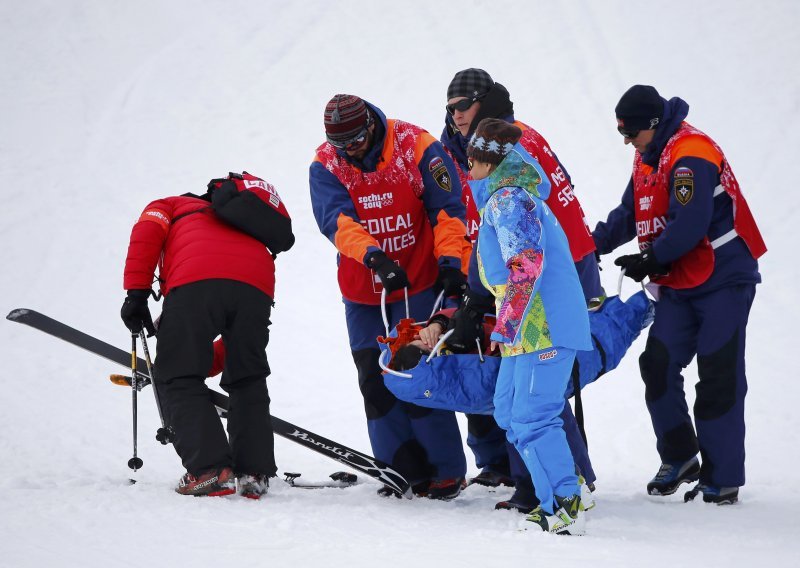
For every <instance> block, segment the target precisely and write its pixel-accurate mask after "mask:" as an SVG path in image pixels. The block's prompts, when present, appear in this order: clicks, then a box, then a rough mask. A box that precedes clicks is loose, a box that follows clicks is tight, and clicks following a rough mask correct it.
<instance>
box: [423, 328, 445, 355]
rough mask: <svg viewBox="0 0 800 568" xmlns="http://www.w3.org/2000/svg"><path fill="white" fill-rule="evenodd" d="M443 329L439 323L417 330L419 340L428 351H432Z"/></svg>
mask: <svg viewBox="0 0 800 568" xmlns="http://www.w3.org/2000/svg"><path fill="white" fill-rule="evenodd" d="M443 331H444V328H443V327H442V326H441V325H440V324H439V323H432V324H431V325H429V326H428V327H425V328H422V329H421V330H419V339H420V341H422V343H423V344H424V345H425V347H427V348H428V349H433V346H434V345H436V342H437V341H439V337H440V336H441V335H442V332H443Z"/></svg>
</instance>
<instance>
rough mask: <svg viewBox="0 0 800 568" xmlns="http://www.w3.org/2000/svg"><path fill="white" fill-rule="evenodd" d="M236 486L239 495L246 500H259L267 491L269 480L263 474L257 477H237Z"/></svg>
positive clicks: (244, 475)
mask: <svg viewBox="0 0 800 568" xmlns="http://www.w3.org/2000/svg"><path fill="white" fill-rule="evenodd" d="M236 485H238V488H239V495H241V496H242V497H247V498H248V499H261V496H262V495H266V494H267V491H268V490H269V478H268V477H267V476H266V475H265V474H258V475H248V474H243V475H237V476H236Z"/></svg>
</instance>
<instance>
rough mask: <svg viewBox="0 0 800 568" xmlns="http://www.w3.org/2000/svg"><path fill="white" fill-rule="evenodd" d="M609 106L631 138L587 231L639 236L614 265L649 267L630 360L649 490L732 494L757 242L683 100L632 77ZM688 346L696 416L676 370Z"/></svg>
mask: <svg viewBox="0 0 800 568" xmlns="http://www.w3.org/2000/svg"><path fill="white" fill-rule="evenodd" d="M615 111H616V117H617V130H618V131H619V133H620V134H621V135H622V136H623V140H624V142H625V144H631V145H633V147H634V148H635V149H636V153H635V154H634V167H633V174H632V175H631V178H630V180H629V181H628V185H627V187H626V188H625V192H624V193H623V196H622V201H621V203H620V204H619V205H618V206H617V207H616V208H615V209H614V210H612V211H611V212H610V213H609V214H608V218H607V220H606V221H605V222H601V223H598V224H597V227H596V228H595V230H594V232H593V235H594V240H595V243H596V245H597V250H598V252H599V253H600V254H607V253H610V252H611V251H613V250H614V249H616V248H617V247H618V246H620V245H622V244H624V243H627V242H628V241H630V240H632V239H634V238H638V241H639V242H638V244H639V250H640V252H639V253H638V254H631V255H625V256H622V257H620V258H618V259H617V260H616V261H615V264H617V265H618V266H622V267H623V268H624V269H625V271H626V276H629V277H631V278H633V279H634V280H637V281H641V280H643V279H644V278H645V277H646V276H649V278H650V281H651V283H650V284H648V287H649V288H651V289H652V291H653V292H655V293H656V294H657V295H658V302H657V304H656V312H655V322H654V323H653V326H652V327H651V328H650V333H649V336H648V339H647V344H646V347H645V350H644V352H643V353H642V355H641V357H640V359H639V366H640V370H641V374H642V380H643V381H644V384H645V401H646V404H647V409H648V411H649V413H650V417H651V420H652V423H653V429H654V431H655V435H656V449H657V451H658V454H659V457H660V458H661V467H660V468H659V470H658V473H657V474H656V476H655V477H654V478H653V479H652V480H651V481H650V483H648V484H647V492H648V493H649V494H651V495H670V494H672V493H675V491H676V490H677V489H678V487H679V486H680V485H681V483H688V482H692V481H695V480H699V483H698V484H697V486H696V487H695V488H694V489H693V490H692V491H690V492H689V493H688V494H687V498H693V497H694V496H696V495H697V494H698V493H700V492H702V493H703V499H704V501H706V502H714V503H718V504H727V503H734V502H736V501H737V499H738V493H739V487H740V486H742V485H744V482H745V472H744V457H745V449H744V434H745V421H744V398H745V394H746V393H747V380H746V377H745V365H744V353H745V332H746V327H747V320H748V315H749V312H750V307H751V305H752V302H753V298H754V296H755V289H756V284H757V283H759V282H761V275H760V274H759V272H758V261H757V259H758V257H759V256H760V255H762V254H763V253H764V252H766V246H765V245H764V242H763V239H762V238H761V235H760V233H759V231H758V228H757V227H756V225H755V221H754V219H753V216H752V214H751V213H750V210H749V207H748V206H747V202H746V201H745V199H744V196H743V195H742V193H741V190H740V188H739V184H738V182H737V181H736V178H735V177H734V175H733V172H732V171H731V168H730V164H729V163H728V162H727V160H726V159H725V156H724V154H723V153H722V150H721V149H720V148H719V146H717V144H716V143H714V141H713V140H712V139H711V138H709V137H708V136H707V135H706V134H704V133H703V132H701V131H699V130H698V129H696V128H694V127H693V126H692V125H690V124H689V123H687V122H686V121H685V119H686V117H687V115H688V113H689V105H688V104H687V103H686V102H685V101H683V100H682V99H680V98H678V97H675V98H672V99H670V100H669V101H667V100H666V99H664V98H663V97H661V96H660V95H659V94H658V91H656V89H655V88H653V87H651V86H648V85H635V86H633V87H631V88H630V89H629V90H628V91H627V92H626V93H625V94H624V95H623V96H622V98H621V99H620V101H619V103H618V105H617V107H616V109H615ZM695 356H696V357H697V371H698V375H699V383H698V384H697V386H696V390H697V397H696V399H695V404H694V425H693V424H692V418H691V417H690V415H689V410H688V407H687V404H686V398H685V394H684V389H683V384H684V380H683V376H682V375H681V372H682V370H683V369H684V368H685V367H687V366H688V365H689V363H690V362H691V360H692V359H693V358H694V357H695ZM695 429H696V433H695ZM698 451H699V453H700V456H701V458H702V466H701V464H700V460H698V458H697V453H698Z"/></svg>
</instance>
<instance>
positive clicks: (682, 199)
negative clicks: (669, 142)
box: [674, 168, 694, 205]
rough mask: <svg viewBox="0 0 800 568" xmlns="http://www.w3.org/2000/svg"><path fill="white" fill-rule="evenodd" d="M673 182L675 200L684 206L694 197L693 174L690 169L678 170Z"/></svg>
mask: <svg viewBox="0 0 800 568" xmlns="http://www.w3.org/2000/svg"><path fill="white" fill-rule="evenodd" d="M674 180H675V182H674V189H675V200H676V201H677V202H678V203H680V204H681V205H686V204H687V203H689V201H691V199H692V196H693V195H694V172H693V171H692V170H691V169H690V168H678V169H677V170H675V176H674Z"/></svg>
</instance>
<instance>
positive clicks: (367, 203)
mask: <svg viewBox="0 0 800 568" xmlns="http://www.w3.org/2000/svg"><path fill="white" fill-rule="evenodd" d="M358 204H359V205H361V207H363V208H364V209H381V208H383V207H389V206H390V205H393V204H394V194H393V193H392V192H391V191H388V192H386V193H370V194H369V195H362V196H360V197H359V198H358Z"/></svg>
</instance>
